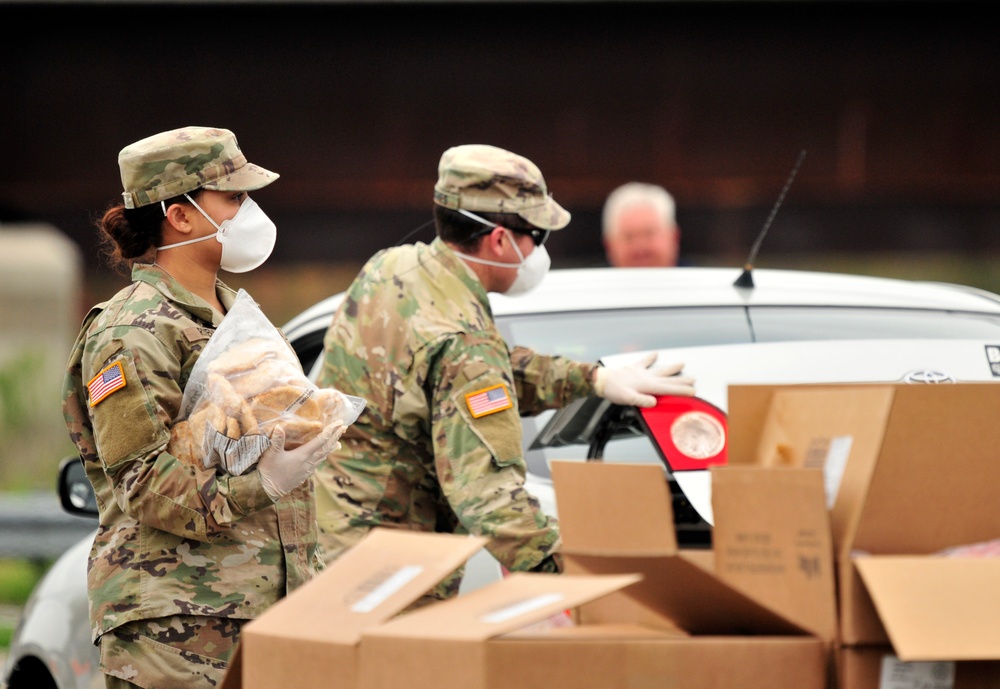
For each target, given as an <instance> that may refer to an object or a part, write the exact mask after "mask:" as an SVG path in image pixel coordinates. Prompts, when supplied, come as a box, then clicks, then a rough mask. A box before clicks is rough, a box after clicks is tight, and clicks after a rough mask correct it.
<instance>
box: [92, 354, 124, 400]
mask: <svg viewBox="0 0 1000 689" xmlns="http://www.w3.org/2000/svg"><path fill="white" fill-rule="evenodd" d="M123 387H125V371H123V370H122V362H120V361H116V362H115V363H113V364H111V365H110V366H105V367H104V370H103V371H101V372H100V373H98V374H97V375H96V376H94V377H93V378H91V379H90V382H89V383H87V394H88V395H90V406H92V407H93V406H96V405H97V403H98V402H100V401H101V400H103V399H104V398H105V397H107V396H108V395H110V394H111V393H112V392H114V391H115V390H121V389H122V388H123Z"/></svg>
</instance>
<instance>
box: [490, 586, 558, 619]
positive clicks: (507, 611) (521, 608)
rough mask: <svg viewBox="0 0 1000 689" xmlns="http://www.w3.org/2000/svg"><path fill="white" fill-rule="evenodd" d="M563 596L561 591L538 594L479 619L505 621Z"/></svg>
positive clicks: (556, 600)
mask: <svg viewBox="0 0 1000 689" xmlns="http://www.w3.org/2000/svg"><path fill="white" fill-rule="evenodd" d="M563 598H564V596H563V594H561V593H543V594H542V595H540V596H535V597H534V598H529V599H528V600H523V601H521V602H520V603H514V605H508V606H505V607H503V608H500V609H499V610H494V611H493V612H491V613H488V614H486V615H483V616H482V618H481V619H482V621H483V622H486V623H488V624H496V623H498V622H506V621H507V620H509V619H511V618H514V617H517V616H518V615H523V614H525V613H529V612H531V611H532V610H537V609H538V608H541V607H544V606H546V605H550V604H551V603H555V602H558V601H560V600H562V599H563Z"/></svg>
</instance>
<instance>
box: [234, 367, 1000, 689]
mask: <svg viewBox="0 0 1000 689" xmlns="http://www.w3.org/2000/svg"><path fill="white" fill-rule="evenodd" d="M998 409H1000V386H996V385H991V384H965V385H948V386H903V385H900V386H895V385H857V386H851V385H841V386H735V387H733V388H731V389H730V401H729V421H730V448H729V457H730V465H729V466H726V467H719V468H715V469H712V484H713V499H712V510H713V522H714V535H713V549H712V550H711V551H691V552H687V551H683V550H681V549H679V548H678V547H677V543H676V540H675V538H674V530H673V526H672V525H673V516H672V514H671V499H670V496H669V493H668V490H667V486H666V484H665V481H664V480H663V471H662V469H661V468H660V467H657V466H650V465H638V464H636V465H629V464H604V463H601V462H580V461H565V462H554V463H553V467H552V471H553V482H554V485H555V489H556V498H557V501H558V504H559V517H560V522H561V524H562V528H563V540H564V553H565V556H566V560H567V567H568V571H567V573H566V574H564V575H558V576H556V575H542V574H536V575H531V574H522V575H515V576H511V577H508V578H506V579H504V580H503V581H501V582H497V583H496V584H493V585H490V586H486V587H484V588H482V589H478V590H477V591H474V592H472V593H471V594H467V595H464V596H461V597H459V598H457V599H454V600H450V601H447V602H442V603H435V604H432V605H429V606H426V607H421V608H419V609H413V608H411V606H412V604H413V603H414V602H415V601H416V600H417V599H418V598H419V597H420V596H421V595H422V594H423V593H425V592H426V591H428V590H429V589H430V588H431V587H432V586H433V585H434V584H436V583H437V582H438V581H439V580H441V579H443V578H444V577H445V576H447V574H448V573H450V572H452V571H454V569H456V568H457V567H459V566H461V564H462V563H463V562H465V560H466V559H467V558H468V557H470V556H471V555H472V554H473V553H474V552H476V551H477V550H478V549H479V548H481V547H482V546H483V544H484V541H483V539H476V538H469V537H464V536H446V535H435V534H419V533H412V532H401V531H394V530H387V529H376V530H375V531H373V532H372V533H371V534H370V535H369V536H368V537H367V538H366V539H365V540H364V541H362V543H360V544H359V545H358V546H356V547H355V548H353V549H352V550H351V551H349V552H348V553H347V554H345V555H344V556H343V557H341V558H340V559H338V560H337V561H336V562H334V563H333V564H332V565H331V566H330V567H329V568H328V569H327V570H326V571H325V572H324V573H323V574H322V575H320V577H318V578H317V579H316V580H314V581H312V582H310V583H309V584H308V585H306V586H304V587H302V588H301V589H299V590H298V591H296V592H295V593H293V594H292V595H291V596H289V597H288V598H286V599H285V600H283V601H282V602H280V603H278V604H277V605H276V606H274V607H273V608H271V610H269V611H268V612H266V613H265V614H264V615H262V616H261V617H260V618H259V619H257V620H255V621H253V622H251V623H250V624H248V625H247V626H246V627H245V628H244V632H243V636H242V640H241V646H240V650H239V657H238V658H237V660H235V661H234V663H233V664H232V668H231V670H230V673H229V674H228V675H227V677H226V683H225V685H224V689H235V688H236V687H240V686H242V687H245V689H263V688H265V687H266V688H268V689H271V688H273V687H276V686H281V685H282V684H283V683H288V682H292V681H294V683H295V685H296V686H301V687H331V688H334V689H396V687H398V686H399V685H404V686H407V687H409V688H411V689H424V688H426V689H551V688H552V687H553V686H556V687H566V688H568V689H570V688H571V689H645V688H647V687H649V688H653V687H655V688H657V689H660V688H665V689H671V688H684V689H723V688H724V689H737V688H739V689H743V688H755V687H761V688H762V689H763V688H765V687H766V688H767V689H832V688H838V689H980V688H984V687H997V688H1000V560H996V559H994V560H991V559H972V558H945V557H942V556H940V555H939V554H938V553H939V551H940V550H942V549H944V548H950V547H954V546H961V545H964V544H970V543H977V542H982V541H988V540H991V539H995V538H998V537H1000V500H997V499H996V497H995V495H994V494H995V493H996V492H997V489H998V487H1000V461H998V459H997V455H998V454H1000V424H997V423H995V421H994V417H995V416H996V413H997V410H998ZM567 610H570V611H573V617H574V622H575V623H574V624H573V625H572V626H564V625H554V624H551V623H550V621H551V620H553V619H557V618H558V619H563V617H562V616H561V613H563V612H564V611H567Z"/></svg>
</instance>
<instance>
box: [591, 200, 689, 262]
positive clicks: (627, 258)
mask: <svg viewBox="0 0 1000 689" xmlns="http://www.w3.org/2000/svg"><path fill="white" fill-rule="evenodd" d="M601 220H602V230H601V231H602V239H603V242H604V252H605V254H606V255H607V257H608V263H610V264H611V265H612V266H614V267H616V268H643V267H661V266H676V265H678V264H679V260H678V257H679V253H680V242H681V231H680V229H679V228H678V227H677V222H676V221H675V220H674V198H673V197H672V196H671V195H670V194H669V193H667V190H666V189H664V188H663V187H660V186H657V185H655V184H644V183H642V182H629V183H628V184H623V185H622V186H620V187H618V188H617V189H615V190H614V191H613V192H611V193H610V194H609V195H608V198H607V200H606V201H605V202H604V212H603V215H602V218H601Z"/></svg>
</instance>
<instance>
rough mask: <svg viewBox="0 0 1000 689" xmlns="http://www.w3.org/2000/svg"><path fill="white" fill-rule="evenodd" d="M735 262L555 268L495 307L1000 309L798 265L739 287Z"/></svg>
mask: <svg viewBox="0 0 1000 689" xmlns="http://www.w3.org/2000/svg"><path fill="white" fill-rule="evenodd" d="M742 272H743V271H742V269H735V268H701V267H678V268H576V269H565V270H553V271H551V272H550V273H549V274H548V275H547V276H546V278H545V281H544V282H543V283H542V284H541V286H540V287H538V289H536V290H535V291H533V292H531V293H530V294H529V295H528V296H527V297H505V296H503V295H499V294H497V295H491V296H490V300H491V302H492V303H493V307H494V313H495V314H497V315H502V314H507V313H537V312H546V311H553V310H559V311H576V310H590V309H605V308H622V307H626V308H627V307H633V308H635V307H644V306H732V305H736V306H739V305H756V306H760V305H768V304H778V305H783V306H787V305H804V306H808V305H822V306H832V305H837V306H881V307H898V308H938V309H955V310H959V311H986V312H992V313H1000V297H997V295H993V294H990V293H988V292H984V291H981V290H976V289H972V288H968V287H964V286H959V285H946V284H943V283H931V282H915V281H910V280H899V279H893V278H882V277H869V276H861V275H848V274H842V273H820V272H807V271H793V270H767V269H756V270H754V271H753V273H752V276H753V284H754V287H753V288H750V289H748V288H739V287H735V286H734V285H733V283H734V282H735V281H736V279H737V278H738V277H739V276H740V274H741V273H742Z"/></svg>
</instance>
